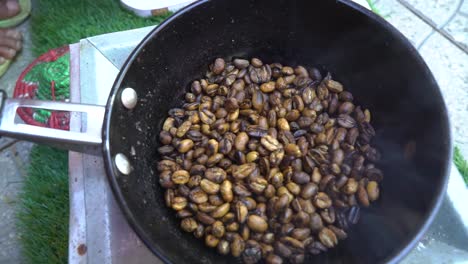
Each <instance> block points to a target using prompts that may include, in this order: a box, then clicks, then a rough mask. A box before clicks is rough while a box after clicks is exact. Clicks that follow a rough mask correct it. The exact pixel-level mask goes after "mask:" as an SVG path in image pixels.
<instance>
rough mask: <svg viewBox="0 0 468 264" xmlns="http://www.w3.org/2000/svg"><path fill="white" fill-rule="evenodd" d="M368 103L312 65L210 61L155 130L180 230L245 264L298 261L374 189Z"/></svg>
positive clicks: (326, 243) (163, 180)
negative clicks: (180, 104) (179, 105)
mask: <svg viewBox="0 0 468 264" xmlns="http://www.w3.org/2000/svg"><path fill="white" fill-rule="evenodd" d="M370 122H371V113H370V111H369V110H368V109H363V108H362V107H360V106H358V105H356V104H355V103H354V98H353V95H352V94H351V93H350V92H348V91H345V90H344V88H343V85H342V84H341V83H339V82H337V81H335V80H333V79H332V77H331V75H330V74H327V75H326V76H325V77H323V76H322V73H321V72H320V71H319V70H318V69H316V68H310V69H307V68H305V67H303V66H297V67H295V68H293V67H289V66H284V65H282V64H280V63H272V64H265V63H264V62H262V61H261V60H260V59H257V58H253V59H251V60H250V61H249V60H246V59H239V58H236V59H233V60H232V61H231V62H226V61H225V60H224V59H222V58H218V59H216V60H215V61H214V63H212V64H211V65H210V66H209V70H208V72H207V73H206V76H205V78H203V79H200V80H196V81H193V82H192V83H191V86H190V92H187V93H186V94H185V103H184V105H183V107H182V108H173V109H171V110H170V111H169V117H168V118H167V119H166V120H165V122H164V124H163V127H162V131H161V133H160V135H159V138H160V142H161V143H162V146H161V147H160V148H159V149H158V151H159V154H160V156H161V160H160V161H159V162H158V165H157V168H158V171H159V177H160V178H159V183H160V184H161V186H162V187H163V188H165V189H166V191H165V202H166V204H167V206H168V207H171V208H172V209H173V210H175V211H177V217H179V218H180V219H181V223H180V225H181V228H182V229H183V230H184V231H186V232H191V233H193V235H194V236H195V237H197V238H200V239H203V240H204V241H205V244H206V246H208V247H211V248H216V250H217V251H218V252H219V253H220V254H223V255H228V254H231V255H232V256H235V257H240V258H241V259H242V260H243V261H244V262H245V263H256V262H258V261H260V260H262V259H264V261H265V262H266V263H283V262H289V263H302V262H304V258H305V256H306V254H320V253H321V252H325V251H327V250H328V249H331V248H333V247H336V246H337V244H338V241H339V240H343V239H346V237H347V233H346V232H347V230H348V229H349V228H350V226H351V225H352V224H355V223H356V222H357V221H358V220H359V215H360V213H359V212H360V207H367V206H369V205H370V202H372V201H375V200H377V199H378V198H379V183H380V182H381V181H382V179H383V174H382V171H381V170H379V169H378V168H377V167H376V166H375V165H374V163H375V162H376V161H377V160H379V158H380V154H379V152H378V151H377V150H376V149H375V148H374V147H372V146H371V145H370V142H371V139H372V137H373V136H375V131H374V128H373V127H372V125H371V124H370Z"/></svg>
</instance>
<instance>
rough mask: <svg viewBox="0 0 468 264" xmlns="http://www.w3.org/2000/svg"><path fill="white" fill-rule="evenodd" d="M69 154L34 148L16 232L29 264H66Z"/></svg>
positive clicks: (21, 198) (40, 147) (51, 149)
mask: <svg viewBox="0 0 468 264" xmlns="http://www.w3.org/2000/svg"><path fill="white" fill-rule="evenodd" d="M67 156H68V153H67V152H66V151H63V150H56V149H53V148H50V147H46V146H34V148H33V149H32V150H31V154H30V160H31V163H30V166H29V170H28V177H26V180H25V182H24V186H23V192H22V194H21V195H20V209H19V212H18V215H17V217H18V221H17V225H18V230H19V231H20V242H21V244H22V246H23V256H24V258H25V260H26V261H27V262H28V263H50V264H56V263H57V264H58V263H66V262H67V251H68V214H69V212H68V211H69V210H68V208H69V206H68V162H67V160H68V157H67Z"/></svg>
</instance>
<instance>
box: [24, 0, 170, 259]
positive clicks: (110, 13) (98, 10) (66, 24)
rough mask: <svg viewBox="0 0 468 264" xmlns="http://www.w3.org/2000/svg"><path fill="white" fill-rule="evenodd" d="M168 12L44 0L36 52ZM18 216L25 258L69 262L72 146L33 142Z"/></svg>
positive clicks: (107, 0) (37, 18)
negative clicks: (143, 12)
mask: <svg viewBox="0 0 468 264" xmlns="http://www.w3.org/2000/svg"><path fill="white" fill-rule="evenodd" d="M167 16H168V15H166V16H159V17H151V18H140V17H137V16H135V15H133V14H132V13H130V12H128V11H126V10H124V9H122V8H121V7H120V5H119V2H118V1H117V0H99V1H96V0H79V1H77V0H40V1H37V6H35V7H34V9H33V12H32V15H31V25H32V26H31V30H32V40H33V49H34V50H33V51H34V53H35V54H36V55H37V56H38V55H40V54H42V53H45V52H47V51H49V50H50V49H53V48H57V47H60V46H63V45H66V44H70V43H76V42H78V41H79V40H80V39H83V38H86V37H90V36H95V35H99V34H104V33H110V32H115V31H122V30H128V29H132V28H138V27H144V26H150V25H155V24H158V23H160V22H161V21H162V20H164V19H165V18H166V17H167ZM17 218H18V221H17V226H18V230H20V232H21V234H22V235H21V236H20V242H21V244H22V249H23V255H24V258H25V262H26V263H31V264H41V263H47V264H49V263H50V264H56V263H57V264H58V263H66V262H67V259H68V220H69V219H68V218H69V200H68V152H67V151H64V150H57V149H54V148H50V147H45V146H35V147H33V149H32V151H31V164H30V167H29V170H28V176H27V179H26V182H25V184H24V188H23V190H22V194H21V196H20V203H19V212H18V215H17Z"/></svg>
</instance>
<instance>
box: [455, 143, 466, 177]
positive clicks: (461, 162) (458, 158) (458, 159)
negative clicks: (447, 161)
mask: <svg viewBox="0 0 468 264" xmlns="http://www.w3.org/2000/svg"><path fill="white" fill-rule="evenodd" d="M453 162H454V163H455V166H456V167H457V168H458V170H459V171H460V174H461V176H462V177H463V179H464V180H465V183H466V185H468V162H467V161H466V159H465V158H464V157H463V155H462V154H461V152H460V149H459V148H458V147H455V150H454V152H453Z"/></svg>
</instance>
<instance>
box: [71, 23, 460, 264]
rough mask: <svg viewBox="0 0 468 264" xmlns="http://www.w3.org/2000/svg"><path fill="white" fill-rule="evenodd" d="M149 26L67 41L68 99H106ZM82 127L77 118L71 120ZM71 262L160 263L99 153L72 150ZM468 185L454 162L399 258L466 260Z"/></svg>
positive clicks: (89, 101) (99, 101) (408, 260)
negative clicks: (120, 200) (434, 206)
mask: <svg viewBox="0 0 468 264" xmlns="http://www.w3.org/2000/svg"><path fill="white" fill-rule="evenodd" d="M152 28H153V27H147V28H141V29H135V30H130V31H124V32H117V33H112V34H106V35H101V36H96V37H91V38H87V39H83V40H81V41H80V43H77V44H73V45H71V46H70V47H71V62H72V64H71V65H72V67H71V69H72V70H71V71H72V72H71V75H72V85H71V86H72V87H71V96H72V101H74V102H82V103H87V104H97V105H105V104H106V102H107V98H108V95H109V91H110V89H111V87H112V85H113V83H114V79H115V77H116V76H117V74H118V72H119V69H120V68H121V67H122V65H123V63H124V61H125V60H126V58H127V56H128V55H129V54H130V52H131V51H132V50H133V49H134V48H135V46H136V45H137V44H138V43H139V42H140V41H141V40H142V39H143V37H144V36H145V35H147V34H148V33H149V32H150V31H151V29H152ZM71 123H72V124H71V129H80V126H81V120H76V119H73V120H71ZM69 155H70V159H69V163H70V164H69V167H70V239H69V262H70V263H71V264H78V263H80V264H86V263H100V264H120V263H134V264H138V263H162V262H161V261H160V260H159V259H158V258H157V257H156V256H155V255H154V254H152V253H151V252H150V251H149V249H148V248H147V247H146V246H145V245H144V244H143V243H142V242H141V240H140V239H139V238H138V236H137V235H136V234H135V232H134V231H133V230H132V229H131V228H130V227H129V225H128V223H127V222H126V220H125V217H124V216H123V214H122V212H121V210H120V208H119V207H118V205H117V203H116V201H115V198H114V196H113V193H112V191H111V189H110V186H109V184H108V182H107V178H106V175H105V171H104V166H103V160H102V158H101V157H100V156H92V155H85V154H80V153H75V152H70V154H69ZM467 201H468V190H467V188H466V187H465V184H464V182H463V180H462V178H461V176H460V175H459V173H458V171H457V170H456V169H455V168H454V167H453V168H452V173H451V175H450V181H449V186H448V191H447V195H446V198H445V199H444V202H443V205H442V208H441V210H440V212H439V214H438V215H437V216H436V218H435V221H434V223H433V224H432V225H431V227H430V228H429V230H428V232H427V233H426V235H425V236H424V237H423V239H422V240H421V241H420V242H419V244H418V246H417V247H416V248H415V249H414V250H413V251H412V252H411V253H410V254H409V255H408V256H407V257H406V259H405V260H404V261H403V263H424V264H427V263H468V206H466V202H467Z"/></svg>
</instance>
